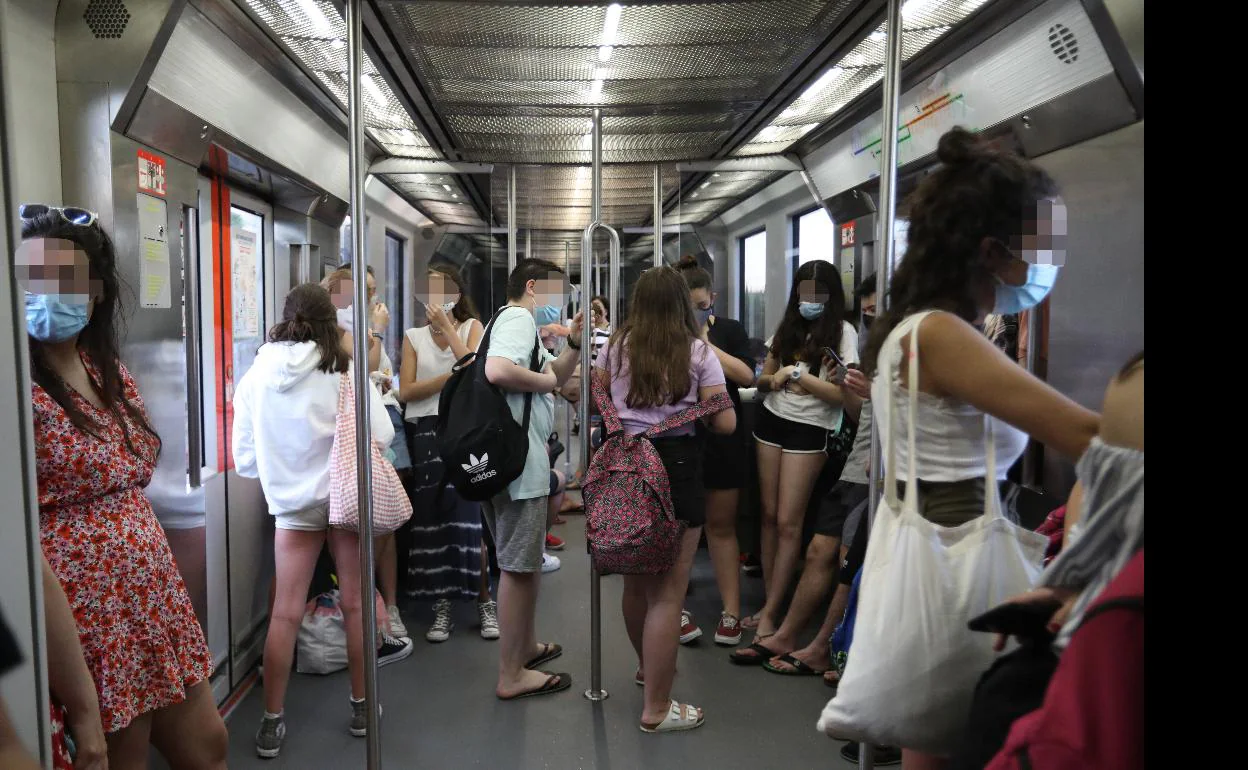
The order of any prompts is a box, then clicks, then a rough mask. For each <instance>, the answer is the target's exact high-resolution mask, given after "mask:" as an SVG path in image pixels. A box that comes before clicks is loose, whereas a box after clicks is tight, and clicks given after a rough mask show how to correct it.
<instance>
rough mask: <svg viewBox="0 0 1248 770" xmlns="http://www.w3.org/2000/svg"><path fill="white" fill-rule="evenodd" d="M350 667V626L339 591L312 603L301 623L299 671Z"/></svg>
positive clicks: (322, 595)
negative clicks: (339, 597) (347, 626)
mask: <svg viewBox="0 0 1248 770" xmlns="http://www.w3.org/2000/svg"><path fill="white" fill-rule="evenodd" d="M346 667H347V629H346V622H345V619H344V618H343V615H342V606H341V604H340V603H339V599H338V592H337V591H336V590H335V591H329V592H326V593H323V594H321V595H319V596H317V597H316V598H315V599H313V600H312V601H310V602H308V610H307V612H306V613H304V616H303V622H302V623H300V624H299V635H298V655H297V656H296V664H295V670H296V671H298V672H299V673H300V674H332V673H334V672H335V671H341V670H342V669H344V668H346Z"/></svg>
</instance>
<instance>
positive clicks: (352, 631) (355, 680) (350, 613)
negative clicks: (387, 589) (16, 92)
mask: <svg viewBox="0 0 1248 770" xmlns="http://www.w3.org/2000/svg"><path fill="white" fill-rule="evenodd" d="M329 553H330V555H331V556H333V557H334V569H335V570H337V571H338V588H339V590H340V593H341V596H342V617H343V620H344V621H345V623H344V625H345V626H346V630H347V670H348V671H349V672H350V674H351V697H352V698H354V699H356V700H360V699H361V698H363V697H364V639H365V636H364V633H365V631H364V609H363V607H364V605H363V598H362V597H361V596H360V580H361V578H360V538H359V535H356V534H355V533H354V532H347V531H346V530H342V529H331V530H330V531H329ZM369 585H370V586H371V585H372V583H371V581H370V583H369ZM304 593H305V594H306V593H307V591H306V589H305V591H304ZM371 593H372V592H371V591H370V594H371ZM370 601H372V599H370ZM376 637H377V629H376V628H370V629H368V637H367V638H368V639H369V641H370V642H372V643H373V645H374V646H376V644H377V641H376Z"/></svg>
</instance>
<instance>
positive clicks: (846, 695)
mask: <svg viewBox="0 0 1248 770" xmlns="http://www.w3.org/2000/svg"><path fill="white" fill-rule="evenodd" d="M923 315H926V314H923ZM911 318H913V319H914V320H913V321H912V322H910V323H909V324H907V323H906V322H903V324H902V325H903V326H909V327H910V328H911V329H913V331H912V332H911V345H910V349H911V351H912V355H911V356H910V362H909V366H910V376H909V388H908V390H909V394H910V395H909V398H908V401H909V415H910V419H909V431H908V434H909V435H908V437H907V440H908V445H909V453H908V455H907V457H908V458H909V465H910V467H909V468H908V469H907V470H908V473H907V474H906V475H907V482H906V495H905V499H904V501H903V500H899V499H898V497H897V472H896V462H895V459H896V454H895V451H894V442H895V439H896V436H895V435H894V433H895V432H894V431H893V430H891V426H892V424H893V421H892V420H891V419H889V412H891V409H890V408H889V407H891V404H888V405H885V404H876V405H875V412H874V414H875V415H876V419H877V420H879V419H880V417H881V416H883V417H884V419H882V420H880V421H879V423H878V424H879V425H880V430H881V431H884V432H885V441H886V451H887V462H885V482H884V490H885V495H884V497H883V499H881V500H880V504H879V507H878V509H877V510H876V514H875V521H874V523H873V525H872V528H871V535H870V538H871V539H870V541H869V542H868V544H867V555H866V559H865V561H864V563H863V567H862V569H863V576H862V585H861V588H860V594H859V598H858V613H857V616H856V618H855V625H854V639H853V643H852V645H851V647H850V650H849V657H848V664H847V666H846V668H845V676H844V678H843V679H842V680H841V682H840V685H839V686H838V688H837V693H836V696H835V697H834V698H832V700H831V701H829V702H828V704H827V706H826V707H824V709H823V713H822V714H821V715H820V717H819V722H818V727H819V729H820V730H821V731H823V732H825V733H827V734H828V735H830V736H832V737H834V738H841V739H848V740H856V741H860V742H863V743H869V744H874V745H877V746H900V747H904V748H908V749H914V750H917V751H923V752H928V753H932V754H938V755H948V754H951V753H952V752H953V751H954V749H955V748H956V745H957V742H958V741H959V740H960V739H961V737H962V732H963V729H964V728H965V725H966V719H967V715H968V714H969V713H970V705H971V698H972V696H973V694H974V689H975V683H976V681H978V679H979V677H980V675H981V674H983V672H984V671H985V670H986V669H987V668H988V667H989V666H990V665H991V664H992V661H993V658H994V653H993V651H992V636H991V635H989V634H981V633H976V632H973V631H971V630H969V629H968V628H967V621H969V620H970V619H971V618H973V617H975V616H976V615H979V614H980V613H983V612H986V611H988V610H989V609H991V608H992V607H995V606H996V605H998V604H1000V603H1001V602H1002V601H1004V600H1005V599H1007V598H1009V597H1010V596H1013V595H1015V594H1018V593H1021V592H1023V591H1026V590H1027V589H1028V588H1030V587H1031V586H1032V585H1033V583H1034V582H1035V580H1036V579H1037V578H1038V577H1039V575H1040V570H1041V562H1042V560H1043V557H1044V549H1045V545H1046V539H1045V538H1044V536H1042V535H1040V534H1038V533H1036V532H1030V531H1028V530H1025V529H1022V528H1021V527H1019V526H1018V525H1016V524H1013V523H1012V522H1010V521H1008V520H1007V519H1006V518H1005V517H1004V516H1003V515H1002V511H1001V501H1000V498H999V496H998V494H997V487H996V484H995V483H993V482H992V481H988V483H985V489H984V493H985V494H984V498H985V499H984V508H985V511H984V515H983V516H981V517H978V518H976V519H974V520H973V521H969V522H967V523H965V524H963V525H961V526H958V527H951V528H946V527H941V526H939V525H936V524H933V523H931V522H929V521H927V520H925V519H924V518H923V517H922V516H921V515H920V514H919V510H918V503H917V500H918V483H917V474H916V473H915V468H914V460H913V458H914V457H915V430H916V422H917V420H918V395H917V394H918V375H919V366H918V322H919V321H921V320H922V318H921V316H920V317H915V316H912V317H911ZM907 320H909V319H907ZM904 334H905V331H904V330H903V329H901V328H899V329H898V330H897V331H896V332H894V336H893V338H892V339H893V340H900V339H901V337H902V336H904ZM894 344H896V343H894ZM888 347H889V345H888V344H887V343H886V345H885V350H883V351H881V354H880V359H879V360H880V362H881V372H880V376H883V377H887V378H888V379H887V380H885V382H887V383H889V400H891V399H892V398H893V397H894V392H893V390H894V387H895V386H894V383H895V382H896V378H895V377H894V376H893V375H894V373H893V371H892V367H891V363H888V362H891V361H892V360H894V357H893V356H891V355H888V352H889V351H888V350H887V348H888ZM985 423H986V426H987V427H986V439H987V444H988V446H987V458H988V460H987V463H988V467H987V471H988V473H987V477H988V479H989V480H995V478H996V462H995V460H996V458H995V449H996V448H995V446H994V443H993V439H992V432H991V431H992V429H991V420H986V421H985Z"/></svg>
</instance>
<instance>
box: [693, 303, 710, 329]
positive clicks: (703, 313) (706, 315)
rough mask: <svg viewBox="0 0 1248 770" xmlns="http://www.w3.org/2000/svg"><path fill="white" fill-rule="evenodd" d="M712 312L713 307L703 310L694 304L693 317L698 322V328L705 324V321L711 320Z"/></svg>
mask: <svg viewBox="0 0 1248 770" xmlns="http://www.w3.org/2000/svg"><path fill="white" fill-rule="evenodd" d="M714 314H715V308H713V307H708V308H706V309H705V310H703V309H702V308H700V307H696V306H695V307H694V308H693V318H694V320H695V321H697V322H698V328H699V329H700V328H702V327H703V326H706V322H707V321H709V320H711V316H712V315H714Z"/></svg>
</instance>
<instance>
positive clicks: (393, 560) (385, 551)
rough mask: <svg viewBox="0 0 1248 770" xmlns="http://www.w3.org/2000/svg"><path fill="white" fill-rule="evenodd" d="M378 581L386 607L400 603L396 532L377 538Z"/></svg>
mask: <svg viewBox="0 0 1248 770" xmlns="http://www.w3.org/2000/svg"><path fill="white" fill-rule="evenodd" d="M374 547H375V548H376V549H377V582H378V583H379V584H380V585H379V586H378V587H379V588H380V589H381V599H382V601H384V602H385V603H386V607H393V606H394V605H396V604H398V594H399V552H398V549H397V548H396V547H395V543H394V533H393V532H391V533H389V534H387V535H382V536H381V537H379V538H377V545H376V546H374Z"/></svg>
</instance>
